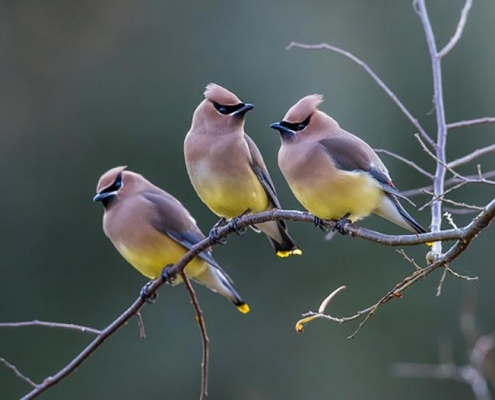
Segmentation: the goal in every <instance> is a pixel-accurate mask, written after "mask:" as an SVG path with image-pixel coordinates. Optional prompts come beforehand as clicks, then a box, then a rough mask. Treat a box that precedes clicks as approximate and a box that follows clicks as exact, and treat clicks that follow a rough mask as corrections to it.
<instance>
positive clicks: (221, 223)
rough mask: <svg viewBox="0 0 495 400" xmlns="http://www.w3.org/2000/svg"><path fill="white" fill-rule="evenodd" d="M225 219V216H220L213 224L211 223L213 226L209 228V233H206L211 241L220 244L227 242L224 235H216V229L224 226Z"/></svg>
mask: <svg viewBox="0 0 495 400" xmlns="http://www.w3.org/2000/svg"><path fill="white" fill-rule="evenodd" d="M226 221H227V220H226V219H225V218H220V220H219V221H218V222H217V223H216V224H215V225H213V228H211V230H210V233H209V234H208V238H209V239H210V240H211V242H212V243H214V244H222V245H223V244H227V238H226V237H222V238H220V237H218V229H219V228H221V227H222V226H224V225H225V222H226Z"/></svg>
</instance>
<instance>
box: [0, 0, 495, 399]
mask: <svg viewBox="0 0 495 400" xmlns="http://www.w3.org/2000/svg"><path fill="white" fill-rule="evenodd" d="M427 3H428V7H429V12H430V17H431V19H432V23H433V26H434V30H435V33H436V37H437V41H438V43H439V46H442V45H443V44H445V43H446V42H447V41H448V39H449V38H450V37H451V35H452V34H453V32H454V29H455V26H456V23H457V20H458V17H459V14H460V9H461V7H462V5H463V2H462V1H460V0H457V1H449V0H442V1H438V0H437V1H428V2H427ZM494 15H495V3H494V2H493V1H488V0H479V1H475V2H474V6H473V9H472V12H471V14H470V17H469V20H468V24H467V26H466V29H465V33H464V36H463V38H462V39H461V41H460V43H459V45H458V47H457V48H456V49H455V50H454V51H453V52H452V53H451V54H449V55H448V56H447V57H446V58H445V59H444V62H443V66H444V70H443V72H444V86H445V102H446V108H447V118H448V120H449V121H450V122H453V121H457V120H462V119H469V118H477V117H482V116H486V115H493V114H494V107H493V105H494V95H493V93H495V79H494V71H495V47H494V37H495V24H493V16H494ZM293 40H297V41H301V42H307V43H320V42H328V43H330V44H334V45H337V46H340V47H343V48H345V49H347V50H349V51H351V52H353V53H354V54H356V55H358V56H359V57H361V58H362V59H363V60H365V61H366V62H368V63H369V65H370V66H371V67H372V68H373V69H374V70H375V71H376V72H377V73H378V74H379V75H380V76H381V77H382V78H383V79H384V81H385V82H386V83H387V84H388V85H390V87H391V88H392V89H393V90H394V91H395V93H396V94H397V95H398V96H400V97H401V98H402V100H403V101H404V103H405V104H406V106H408V107H409V109H410V110H411V112H412V113H413V114H414V115H416V116H417V117H418V118H419V119H420V121H421V122H422V123H423V124H424V126H425V127H426V128H427V129H428V130H429V131H430V132H431V133H432V134H434V132H435V116H434V114H432V113H431V109H432V102H431V100H432V90H431V73H430V68H431V67H430V62H429V58H428V52H427V47H426V44H425V39H424V34H423V29H422V26H421V24H420V22H419V18H418V16H417V15H416V14H415V13H414V11H413V8H412V4H411V1H390V0H389V1H385V0H377V1H373V2H371V1H369V2H366V1H362V0H361V1H360V0H349V1H345V2H343V1H335V0H334V1H323V0H321V1H291V0H289V1H281V0H278V1H263V0H253V1H249V2H241V1H226V0H224V1H220V0H212V1H208V2H202V1H197V0H184V1H181V2H172V1H157V0H155V1H149V2H138V1H130V0H122V1H120V2H118V3H117V2H112V1H106V0H99V1H96V0H82V1H78V2H64V1H37V2H29V1H22V0H21V1H16V2H2V5H1V6H0V102H1V103H0V129H1V134H0V170H1V173H0V182H1V187H2V195H1V196H0V209H1V210H2V212H1V214H0V221H1V222H0V224H1V225H0V226H1V228H2V229H1V231H0V232H1V233H0V235H1V242H0V243H1V251H0V265H1V266H0V304H1V307H0V321H2V322H5V321H21V320H31V319H35V318H37V319H45V320H50V321H59V322H72V323H78V324H83V325H88V326H92V327H95V328H102V327H104V326H106V325H107V324H108V323H109V322H111V321H112V320H113V319H114V318H115V317H116V316H117V315H119V314H120V313H121V312H122V311H123V310H124V309H125V308H126V307H127V306H128V305H129V304H130V303H131V302H132V301H133V300H134V299H135V298H136V296H137V294H138V292H139V290H140V288H141V287H142V285H143V284H144V283H145V282H146V280H145V279H144V278H143V277H142V276H141V275H139V274H138V273H137V272H136V271H135V270H134V269H133V268H131V267H130V266H129V265H127V264H126V262H125V261H124V260H123V259H122V258H121V257H120V255H119V254H118V253H117V252H116V251H115V249H114V248H113V246H112V245H111V243H110V242H109V241H108V240H107V238H106V237H105V236H104V234H103V231H102V228H101V216H102V209H101V206H100V205H99V204H93V203H92V201H91V199H92V196H93V195H94V192H95V186H96V182H97V180H98V178H99V176H100V175H101V174H102V173H103V172H105V171H106V170H107V169H109V168H111V167H114V166H116V165H122V164H125V165H128V166H129V168H130V169H131V170H134V171H137V172H140V173H142V174H143V175H145V176H146V177H147V178H148V179H150V180H151V181H152V182H154V183H156V184H157V185H159V186H161V187H163V188H164V189H166V190H167V191H169V192H170V193H172V194H173V195H175V196H176V197H178V198H179V199H180V200H181V201H182V202H183V203H184V205H185V206H186V207H187V208H188V209H189V210H190V211H191V213H192V214H193V215H194V216H195V217H196V219H197V221H198V224H199V226H200V227H201V228H202V229H203V231H204V232H207V231H208V230H209V228H210V227H211V226H212V225H213V224H214V223H215V222H216V220H217V218H216V217H215V216H214V215H213V214H212V213H211V212H209V210H208V209H207V208H206V206H204V205H203V204H202V203H201V202H200V200H199V199H198V198H197V196H196V195H195V193H194V191H193V189H192V186H191V185H190V183H189V181H188V179H187V174H186V170H185V167H184V161H183V152H182V144H183V139H184V136H185V134H186V132H187V131H188V129H189V125H190V120H191V116H192V113H193V111H194V109H195V108H196V106H197V105H198V104H199V102H200V101H202V99H203V95H202V93H203V90H204V87H205V85H206V84H207V83H209V82H216V83H218V84H221V85H223V86H225V87H227V88H228V89H230V90H232V91H233V92H234V93H236V94H237V95H238V96H239V97H240V98H241V99H242V100H244V101H246V102H252V103H254V104H255V105H256V109H255V110H254V111H253V112H251V113H249V114H248V116H247V124H246V130H247V132H248V133H249V134H250V135H251V137H252V138H253V139H254V140H255V141H256V143H257V144H258V146H259V148H260V150H261V152H262V153H263V155H264V158H265V161H266V163H267V165H268V167H269V169H270V171H271V174H272V177H273V180H274V181H275V185H276V187H277V190H278V192H279V197H280V199H281V202H282V204H283V205H284V207H285V208H295V209H300V206H299V205H298V203H297V202H296V200H295V199H294V197H293V196H292V194H291V193H290V191H289V189H288V187H287V185H286V183H285V181H284V179H283V177H282V175H281V173H280V171H279V169H278V167H277V161H276V157H277V152H278V148H279V138H278V135H277V133H276V132H275V131H273V130H271V129H269V128H268V125H269V124H270V123H272V122H275V121H278V120H280V119H281V117H282V116H283V115H284V114H285V112H286V110H287V109H288V108H289V107H290V106H291V105H292V104H294V103H295V102H296V101H297V100H298V99H299V98H301V97H302V96H304V95H306V94H310V93H314V92H318V93H322V94H324V95H325V98H326V101H325V103H323V105H322V107H321V108H322V110H324V111H326V112H328V113H329V114H330V115H332V116H333V117H334V118H336V119H337V120H338V121H339V122H340V124H341V125H342V126H343V127H344V128H345V129H347V130H350V131H351V132H354V133H356V134H358V135H359V136H361V137H362V138H363V139H365V140H366V141H368V142H369V143H370V144H371V145H372V146H374V147H375V148H386V149H388V150H391V151H394V152H396V153H399V154H402V155H405V156H407V157H409V158H411V159H414V160H415V161H416V162H417V163H418V164H420V165H422V166H423V167H424V168H427V169H430V170H431V168H432V167H433V163H432V160H431V159H429V158H428V156H426V155H425V154H424V152H423V151H422V150H421V148H420V147H419V145H418V143H417V142H416V140H415V139H414V137H413V134H414V133H415V129H414V127H413V126H412V125H411V124H410V123H409V122H408V120H407V119H406V118H405V117H404V116H403V115H402V114H401V112H400V111H399V110H398V109H397V107H396V106H395V105H394V104H393V103H392V101H391V100H390V99H389V98H388V97H387V96H386V95H385V94H384V93H383V92H382V91H381V90H380V89H379V88H378V86H377V85H376V84H375V83H374V82H373V81H372V79H371V78H370V77H369V76H367V75H366V74H365V73H364V71H363V70H362V69H360V68H359V67H358V66H356V65H354V64H352V63H351V62H350V61H349V60H347V59H345V58H343V57H342V56H339V55H337V54H334V53H330V52H325V51H305V50H300V49H293V50H290V51H286V50H285V47H286V46H287V45H288V44H289V43H290V42H291V41H293ZM493 129H494V128H493V126H491V127H490V126H484V127H476V128H472V129H466V130H462V131H461V130H459V131H453V132H452V133H451V135H450V137H449V146H448V155H449V157H450V159H454V158H456V157H458V156H461V155H463V154H465V152H467V151H469V150H472V149H476V148H479V147H482V146H484V145H487V144H490V143H492V142H493ZM382 158H383V159H384V161H385V162H386V164H387V165H388V166H389V168H390V169H391V170H392V176H393V177H394V180H395V182H396V184H397V186H398V187H399V188H401V189H403V190H405V189H410V188H414V187H417V186H420V185H424V184H426V183H427V181H426V180H425V178H424V177H422V176H420V175H418V174H417V173H416V172H415V171H413V170H411V169H410V168H409V167H407V166H404V165H403V164H400V163H399V162H397V161H395V160H393V159H390V158H388V157H387V156H382ZM494 161H495V158H494V157H485V158H484V159H483V160H482V165H483V166H484V170H485V171H488V170H490V169H493V167H491V166H492V165H493V163H494ZM461 171H462V172H466V173H467V172H469V173H475V172H476V169H475V166H473V165H471V166H469V167H466V168H464V169H461ZM454 197H455V198H457V199H462V200H463V201H466V202H472V203H477V204H484V203H486V202H487V201H489V200H490V199H491V198H493V190H490V189H489V188H488V189H487V188H482V187H474V186H471V187H469V188H467V189H465V190H464V191H462V192H459V194H458V195H456V196H454ZM414 200H415V201H416V202H418V203H421V202H422V200H425V201H426V198H420V197H419V198H418V197H416V198H415V199H414ZM407 208H408V209H409V210H410V211H411V213H412V214H413V215H414V217H415V218H416V219H418V221H419V222H421V223H422V224H423V225H425V226H428V224H429V220H430V216H429V212H428V210H425V211H422V212H420V211H418V210H413V209H411V207H409V206H407ZM470 218H471V216H470V215H461V216H455V221H456V222H457V223H458V224H459V225H462V224H464V223H466V222H467V221H469V219H470ZM363 225H365V226H367V227H371V228H373V229H377V230H380V231H384V232H387V233H404V232H403V231H401V230H400V229H398V228H396V227H395V226H393V225H392V224H390V223H388V222H386V221H382V220H380V219H378V218H375V217H372V218H370V219H368V220H366V221H365V222H364V223H363ZM290 229H291V233H292V235H293V237H294V238H295V239H296V240H297V241H298V243H299V245H300V246H301V248H302V249H303V250H304V256H303V257H291V258H289V259H278V258H277V257H275V256H274V255H273V253H272V250H271V248H270V246H269V244H268V242H267V240H266V239H265V237H263V236H261V235H256V234H254V233H253V232H249V233H248V234H247V235H246V236H245V237H242V238H239V237H236V236H233V237H231V238H230V240H229V243H228V245H227V246H224V247H217V248H216V249H215V257H216V258H217V260H218V261H219V262H220V263H221V265H222V266H224V268H225V269H226V270H227V271H228V273H229V274H230V275H231V276H232V278H233V279H234V280H235V282H236V287H237V289H238V290H239V292H240V293H241V294H242V296H243V297H244V298H245V300H246V301H247V302H249V304H250V305H251V310H252V311H251V313H250V314H249V315H246V316H243V315H241V314H239V313H238V312H237V311H236V310H235V308H234V307H232V306H231V305H230V304H229V303H228V302H227V301H225V299H223V298H222V297H221V296H219V295H216V294H213V293H211V292H209V291H207V290H206V289H204V288H202V287H200V288H198V295H199V298H200V301H201V304H202V306H203V310H204V312H205V315H206V322H207V327H208V331H209V336H210V339H211V368H210V394H211V398H212V399H240V400H272V399H392V398H394V399H395V398H400V399H405V400H408V399H418V398H421V399H425V400H426V399H436V400H438V399H471V398H473V396H472V393H471V391H470V389H469V387H468V386H466V385H463V384H461V383H454V382H450V381H435V380H417V379H398V378H394V377H393V376H392V374H391V366H392V365H393V364H394V363H397V362H423V363H435V362H437V361H438V345H439V342H441V341H445V340H450V341H451V343H452V346H453V349H454V356H455V361H457V362H458V363H461V364H462V363H464V362H466V360H467V354H466V347H465V342H464V340H463V337H462V335H461V333H460V331H459V314H460V308H461V306H462V303H463V299H464V292H465V286H466V283H465V282H461V281H458V280H454V279H451V278H450V277H449V278H448V279H447V281H446V283H445V286H444V289H443V294H442V296H441V297H438V298H437V297H435V293H436V286H437V283H438V280H439V278H440V275H441V274H440V272H437V273H435V274H433V275H432V276H430V278H429V279H427V280H426V281H424V282H421V283H419V284H417V285H416V286H414V288H413V289H411V290H409V291H407V292H406V293H405V297H404V298H403V299H402V300H397V301H393V302H392V303H390V304H389V305H387V306H385V307H383V308H381V309H380V311H379V312H378V314H377V315H376V316H375V317H374V318H373V319H372V320H371V321H370V323H369V324H368V325H367V326H366V327H365V328H364V330H363V331H361V333H360V334H359V335H358V336H357V338H356V339H355V340H352V341H349V340H347V339H346V336H348V335H349V334H351V333H352V332H353V331H354V329H355V327H356V325H355V324H348V325H337V324H333V323H329V322H327V323H325V322H323V321H317V322H315V323H313V324H311V325H310V326H308V327H307V329H306V332H305V333H304V334H303V335H298V334H296V333H295V331H294V324H295V322H296V321H297V319H299V317H300V314H301V313H303V312H306V311H308V310H310V309H311V310H315V309H316V308H317V307H318V305H319V303H320V301H321V300H322V299H323V298H324V297H325V296H326V295H327V294H328V293H329V292H331V291H332V290H333V289H335V288H336V287H338V286H340V285H342V284H345V285H347V286H348V290H347V291H346V292H344V293H343V294H340V295H339V297H338V298H337V299H336V300H335V301H334V303H333V304H332V306H331V309H330V310H329V311H331V313H332V314H333V315H336V316H339V315H343V314H351V313H354V312H355V311H357V310H359V309H362V308H365V307H367V306H369V305H371V304H372V303H373V302H374V301H376V300H377V299H378V298H379V297H381V295H383V294H384V293H385V292H386V291H387V290H389V289H390V288H391V287H392V286H393V285H394V284H395V283H396V282H398V281H400V280H401V279H403V278H404V277H405V276H407V275H408V274H410V273H411V272H412V267H411V265H409V264H408V263H406V262H405V261H404V260H403V259H402V256H400V255H398V254H397V253H396V251H395V249H393V248H387V247H382V246H379V245H376V244H373V243H370V242H366V241H364V240H359V239H352V238H350V237H341V236H339V237H336V238H335V239H334V240H333V241H331V242H324V241H323V235H322V233H321V232H320V231H318V230H317V229H315V228H314V227H313V226H310V225H309V224H295V223H293V224H291V225H290ZM493 239H494V232H493V229H491V228H488V229H487V230H486V231H485V232H484V233H483V234H482V235H481V236H480V237H479V238H478V239H477V240H476V241H475V242H474V243H473V244H472V246H471V247H470V249H469V250H468V251H467V252H466V253H465V254H463V255H462V256H461V257H460V258H459V259H458V260H457V261H456V263H455V264H454V266H453V267H454V268H455V269H456V270H457V271H458V272H460V273H463V274H469V275H477V276H479V277H480V281H479V283H471V284H469V285H470V286H475V287H476V289H477V300H478V306H477V309H476V312H477V315H478V328H479V329H480V331H481V332H483V333H487V332H490V331H492V330H493V329H494V328H495V314H494V313H493V303H494V301H495V292H494V291H493V282H494V281H495V269H494V268H493V251H491V250H492V249H493ZM490 246H492V248H490ZM407 252H408V254H410V255H411V256H412V257H414V258H415V259H416V260H418V261H423V260H424V255H425V252H426V248H425V247H424V246H418V247H416V248H408V249H407ZM142 314H143V318H144V321H145V327H146V333H147V338H146V339H145V340H141V339H140V338H139V331H138V326H137V322H136V320H134V319H133V320H131V321H130V323H129V324H128V325H127V326H125V327H124V328H123V329H122V330H120V331H119V332H118V333H117V334H115V335H114V336H113V337H112V338H111V340H109V341H108V342H107V343H106V344H104V345H103V346H102V347H101V348H100V349H99V350H98V351H97V352H96V354H94V355H93V356H92V357H91V358H90V359H88V360H87V361H86V362H85V363H84V364H83V365H82V366H81V367H80V368H79V369H78V371H77V372H76V373H74V374H73V375H71V376H70V377H69V378H67V379H65V380H64V381H63V382H62V383H60V384H59V385H57V386H55V387H54V388H52V389H50V390H49V391H48V392H46V394H44V395H43V396H42V398H46V399H117V398H121V399H134V398H138V397H143V398H150V399H157V398H167V399H195V398H197V397H198V394H199V388H200V363H201V342H200V339H199V335H198V329H197V326H196V322H195V320H194V311H193V308H192V306H191V305H190V301H189V298H188V295H187V293H186V291H185V290H184V288H183V287H182V286H180V287H175V288H169V287H165V288H162V290H161V291H160V299H159V301H158V302H157V303H156V304H155V305H154V306H151V307H145V309H144V310H143V312H142ZM91 339H92V337H91V335H87V334H81V333H77V332H70V331H63V330H53V329H47V328H35V327H33V328H18V329H1V330H0V357H5V358H6V359H7V360H9V361H10V362H12V363H13V364H15V365H16V366H17V367H18V368H19V369H20V370H21V371H23V372H24V373H25V374H27V375H28V376H30V377H31V378H32V379H34V380H35V381H41V380H42V379H43V378H45V377H47V376H49V375H51V374H54V373H55V372H56V371H58V370H59V369H60V368H61V367H62V366H64V365H65V364H66V363H67V362H69V361H70V360H71V359H72V358H73V357H74V356H75V355H76V354H77V353H79V351H80V350H81V349H82V348H83V347H84V346H85V345H86V344H87V343H89V341H90V340H91ZM29 389H30V388H29V387H28V386H27V385H26V384H25V383H24V382H22V381H21V380H20V379H18V378H17V377H15V376H14V374H13V373H12V372H11V371H9V370H8V369H7V368H6V367H4V366H3V365H0V398H2V399H14V398H18V397H19V396H21V395H22V394H24V393H26V392H27V391H28V390H29Z"/></svg>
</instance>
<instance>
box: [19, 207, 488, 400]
mask: <svg viewBox="0 0 495 400" xmlns="http://www.w3.org/2000/svg"><path fill="white" fill-rule="evenodd" d="M494 217H495V199H494V200H492V201H491V202H490V203H489V204H487V206H486V207H485V209H484V210H483V211H482V212H480V213H479V214H478V215H477V216H476V217H475V218H474V219H473V220H472V221H471V223H470V224H469V225H467V226H465V227H464V228H460V229H449V230H445V231H439V232H432V233H424V234H421V235H402V236H394V235H384V234H381V233H378V232H374V231H371V230H368V229H365V228H361V227H358V226H354V225H349V226H347V227H346V231H347V233H349V236H351V237H354V236H358V237H361V238H363V239H366V240H371V241H373V242H376V243H379V244H382V245H388V246H409V245H415V244H420V243H426V242H435V241H439V240H441V241H443V240H456V243H455V244H454V245H453V246H452V247H451V248H450V249H449V251H447V252H446V253H445V254H444V255H443V256H442V257H441V258H440V259H439V260H438V261H436V262H435V263H433V264H432V265H430V266H428V267H427V268H424V269H422V270H421V271H420V272H419V273H415V274H413V275H412V276H410V277H408V278H406V279H404V280H403V281H402V282H400V283H399V284H398V285H396V286H395V287H394V288H393V289H392V290H391V291H390V292H389V293H387V294H386V295H385V296H384V297H383V298H382V299H381V300H380V301H379V302H378V303H377V305H382V304H384V303H386V302H388V301H389V300H390V299H392V298H395V297H397V296H398V294H400V292H401V291H403V290H405V289H407V288H408V287H410V286H411V285H412V284H414V283H415V282H417V281H418V280H420V279H424V278H425V277H426V276H428V275H429V274H430V273H431V272H432V271H434V270H435V269H436V268H439V267H441V266H443V265H445V263H448V262H451V261H452V260H454V259H455V258H456V257H457V256H458V255H459V254H461V253H462V252H463V251H464V250H465V249H466V248H467V247H468V246H469V245H470V243H471V242H472V240H474V238H475V237H476V236H477V235H478V234H479V233H480V232H481V231H482V230H483V229H485V228H486V227H487V226H488V225H489V224H490V222H491V221H492V220H493V218H494ZM273 220H287V221H298V222H310V223H313V221H314V217H313V216H312V215H311V214H309V213H307V212H301V211H287V210H277V209H273V210H271V211H265V212H262V213H258V214H251V215H245V216H243V217H240V218H239V220H238V222H237V228H238V229H242V228H244V227H248V226H250V225H256V224H259V223H263V222H268V221H273ZM328 226H329V227H333V226H335V223H334V222H331V221H330V222H328ZM231 233H233V231H232V228H231V227H230V226H229V225H226V226H223V227H221V228H219V229H218V235H217V236H218V238H223V237H226V236H227V235H229V234H231ZM214 244H215V243H213V242H212V241H211V239H210V238H206V239H204V240H202V241H201V242H199V243H197V244H195V245H194V246H192V247H191V248H190V249H189V251H188V252H187V253H186V254H185V255H184V256H183V257H182V258H181V259H180V260H179V261H178V262H177V263H176V264H175V265H174V266H172V267H170V268H169V269H168V273H169V274H170V275H171V276H174V275H177V274H180V273H181V272H182V271H183V270H184V268H185V267H186V266H187V264H188V263H189V262H190V261H191V260H193V259H194V257H196V256H197V255H198V254H199V253H201V252H203V251H205V250H206V249H208V248H210V247H212V246H213V245H214ZM163 284H164V281H163V279H162V278H161V277H160V278H158V279H155V280H154V281H152V282H151V284H150V285H149V286H147V290H148V292H149V293H150V294H153V293H155V292H156V291H157V290H158V288H160V287H161V286H162V285H163ZM143 305H144V300H143V299H142V298H141V296H139V297H138V298H137V299H136V300H135V301H134V303H132V304H131V305H130V306H129V308H128V309H127V310H125V311H124V312H123V313H122V314H121V315H120V316H119V317H117V318H116V319H115V320H114V321H113V322H112V323H110V325H108V326H107V327H106V328H105V329H103V330H102V331H101V334H99V335H98V336H97V337H96V338H95V339H94V340H93V341H92V342H91V343H90V344H89V345H88V346H87V347H86V348H85V349H84V350H83V351H82V352H81V353H79V355H77V356H76V357H75V358H74V359H73V360H72V361H71V362H70V363H69V364H67V365H66V366H65V367H64V368H62V369H61V370H60V371H58V372H57V373H56V374H55V375H53V376H51V377H48V378H46V379H45V380H44V381H43V383H41V384H40V385H39V386H38V387H36V388H35V389H34V390H32V391H31V392H29V393H28V394H27V395H26V396H24V397H23V399H24V400H27V399H33V398H34V397H36V396H38V395H39V394H41V393H43V392H44V391H46V390H47V389H48V388H50V387H52V386H53V385H55V384H56V383H58V382H60V381H61V380H62V379H64V378H65V377H67V376H68V375H69V374H71V373H72V372H74V371H75V370H76V369H77V367H79V366H80V365H81V364H82V363H83V362H84V361H85V360H86V359H87V358H88V357H89V356H90V355H91V354H92V353H93V352H94V351H95V350H96V349H98V348H99V347H100V346H101V345H102V344H103V343H104V342H105V341H106V340H107V339H108V338H109V337H110V336H112V335H113V334H114V333H115V332H116V331H117V330H118V329H119V328H120V327H122V326H123V325H124V324H125V323H126V322H127V321H128V320H129V319H130V318H132V317H133V316H134V315H135V314H136V313H137V312H138V311H139V310H140V309H141V308H142V307H143ZM377 305H375V306H373V307H369V308H367V309H366V310H363V311H362V312H361V314H359V313H358V314H356V316H353V317H352V319H357V318H359V317H360V316H361V315H364V314H366V313H368V314H367V318H369V315H370V314H373V313H374V311H375V310H376V309H377V307H378V306H377ZM349 320H351V319H349Z"/></svg>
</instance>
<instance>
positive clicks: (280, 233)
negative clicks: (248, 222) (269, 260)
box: [256, 221, 302, 257]
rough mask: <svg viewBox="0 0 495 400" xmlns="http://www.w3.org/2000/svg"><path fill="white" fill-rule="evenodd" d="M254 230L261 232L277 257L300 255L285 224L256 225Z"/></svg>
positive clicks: (273, 222)
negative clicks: (266, 237)
mask: <svg viewBox="0 0 495 400" xmlns="http://www.w3.org/2000/svg"><path fill="white" fill-rule="evenodd" d="M256 228H258V229H259V230H261V231H263V232H264V233H265V234H266V235H267V236H268V240H269V241H270V243H271V245H272V247H273V249H274V250H275V253H276V254H277V256H279V257H289V256H290V255H301V254H302V251H301V249H300V248H299V247H298V246H297V244H296V242H294V239H292V238H291V237H290V235H289V232H288V231H287V227H286V226H285V223H284V222H282V221H268V222H263V223H261V224H257V225H256Z"/></svg>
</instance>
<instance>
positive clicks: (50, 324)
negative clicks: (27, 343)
mask: <svg viewBox="0 0 495 400" xmlns="http://www.w3.org/2000/svg"><path fill="white" fill-rule="evenodd" d="M24 326H45V327H48V328H61V329H70V330H74V331H78V332H83V333H92V334H93V335H100V334H101V331H99V330H98V329H94V328H88V327H87V326H82V325H75V324H65V323H60V322H47V321H38V320H36V319H35V320H33V321H23V322H0V328H20V327H24Z"/></svg>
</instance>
